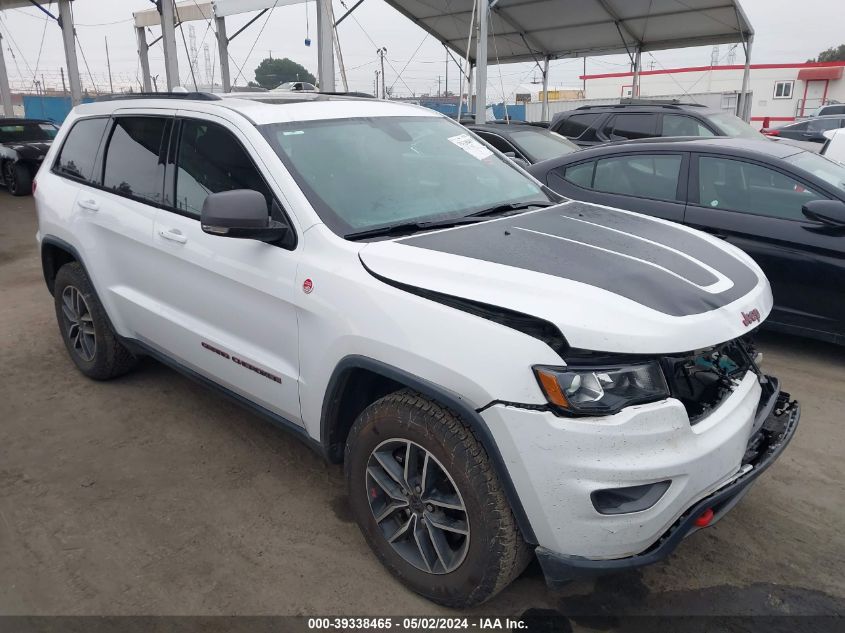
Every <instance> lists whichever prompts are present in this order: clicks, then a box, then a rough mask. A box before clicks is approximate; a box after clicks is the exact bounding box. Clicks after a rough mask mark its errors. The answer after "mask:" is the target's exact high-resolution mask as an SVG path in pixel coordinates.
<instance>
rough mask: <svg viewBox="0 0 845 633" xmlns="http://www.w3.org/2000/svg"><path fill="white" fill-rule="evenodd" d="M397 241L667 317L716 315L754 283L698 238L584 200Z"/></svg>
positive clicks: (746, 271) (740, 265) (750, 273)
mask: <svg viewBox="0 0 845 633" xmlns="http://www.w3.org/2000/svg"><path fill="white" fill-rule="evenodd" d="M398 243H400V244H405V245H407V246H415V247H417V248H425V249H430V250H434V251H440V252H443V253H451V254H453V255H461V256H463V257H471V258H473V259H480V260H484V261H488V262H492V263H497V264H503V265H506V266H513V267H515V268H523V269H526V270H532V271H535V272H539V273H545V274H548V275H554V276H556V277H562V278H565V279H570V280H572V281H578V282H582V283H585V284H589V285H591V286H595V287H597V288H602V289H603V290H607V291H609V292H613V293H615V294H618V295H620V296H623V297H626V298H628V299H631V300H632V301H636V302H637V303H639V304H641V305H644V306H646V307H649V308H652V309H654V310H657V311H659V312H663V313H664V314H669V315H672V316H687V315H691V314H700V313H703V312H708V311H711V310H715V309H718V308H720V307H722V306H724V305H726V304H728V303H731V302H732V301H735V300H737V299H739V298H740V297H743V296H744V295H746V294H748V293H749V292H750V291H751V290H753V289H754V287H755V286H756V285H757V283H758V277H757V275H756V273H755V272H754V270H752V269H751V268H750V267H749V266H748V265H747V264H745V263H744V262H742V261H741V260H739V259H737V258H736V257H735V256H733V255H731V254H730V253H727V252H725V250H724V249H722V248H719V247H718V246H717V245H715V244H712V243H711V242H709V241H708V240H707V239H704V238H703V237H699V236H698V235H695V234H694V233H690V232H688V231H686V230H684V229H682V228H680V227H678V226H674V225H672V224H666V223H663V222H657V221H655V220H653V219H651V218H648V217H646V216H641V215H636V214H632V213H627V212H624V211H617V210H614V209H607V208H604V207H597V206H593V205H589V204H584V203H581V202H570V203H568V204H564V205H560V206H556V207H550V208H548V209H543V210H541V211H537V212H534V213H527V214H523V215H516V216H512V217H507V218H502V219H500V220H494V221H491V222H483V223H480V224H471V225H468V226H464V227H459V228H455V229H450V230H446V231H439V232H436V233H427V234H423V235H417V236H413V237H409V238H405V239H402V240H398Z"/></svg>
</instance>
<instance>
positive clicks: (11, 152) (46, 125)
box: [0, 119, 59, 196]
mask: <svg viewBox="0 0 845 633" xmlns="http://www.w3.org/2000/svg"><path fill="white" fill-rule="evenodd" d="M58 131H59V128H57V127H56V125H55V124H54V123H51V122H50V121H41V120H39V119H0V174H2V177H3V184H5V185H6V187H7V188H8V189H9V193H11V194H12V195H13V196H27V195H29V194H30V193H32V178H33V177H34V176H35V172H37V171H38V168H39V167H40V166H41V161H42V160H44V154H46V153H47V150H48V149H50V143H52V141H53V138H54V137H55V136H56V132H58Z"/></svg>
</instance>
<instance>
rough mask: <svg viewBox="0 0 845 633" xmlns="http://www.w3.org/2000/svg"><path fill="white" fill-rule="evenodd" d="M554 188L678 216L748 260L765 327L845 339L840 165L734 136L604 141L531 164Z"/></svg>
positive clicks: (843, 175)
mask: <svg viewBox="0 0 845 633" xmlns="http://www.w3.org/2000/svg"><path fill="white" fill-rule="evenodd" d="M528 171H529V172H531V173H532V174H533V175H534V176H535V177H536V178H538V179H539V180H540V181H542V182H544V183H546V184H547V185H548V186H549V187H551V188H552V189H554V190H555V191H557V192H558V193H560V194H562V195H564V196H566V197H569V198H574V199H577V200H584V201H587V202H595V203H598V204H605V205H608V206H612V207H619V208H622V209H628V210H631V211H637V212H639V213H644V214H647V215H652V216H657V217H661V218H665V219H667V220H672V221H674V222H680V223H683V224H686V225H688V226H691V227H694V228H696V229H700V230H703V231H707V232H708V233H711V234H713V235H716V236H718V237H720V238H723V239H725V240H727V241H728V242H730V243H731V244H734V245H736V246H737V247H739V248H741V249H742V250H744V251H745V252H747V253H748V254H749V255H751V257H753V258H754V259H755V260H756V261H757V263H758V264H760V267H761V268H762V269H763V271H764V272H765V273H766V276H767V277H768V278H769V281H770V282H771V285H772V292H773V293H774V299H775V308H774V310H773V312H772V315H771V316H770V317H769V319H768V321H767V324H768V325H769V327H772V328H775V329H780V330H783V331H788V332H791V333H795V334H800V335H803V336H809V337H813V338H819V339H823V340H827V341H831V342H835V343H839V344H845V166H842V165H840V164H838V163H835V162H833V161H831V160H828V159H826V158H824V157H823V156H819V155H818V154H814V153H813V152H807V151H804V150H802V149H799V148H797V147H795V146H792V145H786V144H784V143H772V142H769V141H751V140H746V139H735V138H708V139H689V138H680V139H650V140H644V141H631V142H623V143H612V144H609V145H603V146H600V147H596V148H591V149H586V150H582V151H580V152H578V153H577V154H572V155H569V156H564V157H562V158H558V159H555V160H550V161H545V162H542V163H538V164H536V165H532V166H531V167H529V169H528Z"/></svg>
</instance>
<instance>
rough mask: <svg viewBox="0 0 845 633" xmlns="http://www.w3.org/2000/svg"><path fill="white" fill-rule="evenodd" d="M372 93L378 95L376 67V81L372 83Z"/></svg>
mask: <svg viewBox="0 0 845 633" xmlns="http://www.w3.org/2000/svg"><path fill="white" fill-rule="evenodd" d="M373 94H374V95H375V96H376V97H378V69H376V82H375V85H374V90H373Z"/></svg>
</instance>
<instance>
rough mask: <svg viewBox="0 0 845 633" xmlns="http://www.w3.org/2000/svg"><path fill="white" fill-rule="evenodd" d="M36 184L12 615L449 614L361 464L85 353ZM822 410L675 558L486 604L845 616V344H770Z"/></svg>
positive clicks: (160, 374) (178, 384) (14, 226)
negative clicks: (73, 337)
mask: <svg viewBox="0 0 845 633" xmlns="http://www.w3.org/2000/svg"><path fill="white" fill-rule="evenodd" d="M35 231H36V221H35V212H34V207H33V204H32V200H31V198H23V199H21V198H12V197H11V196H9V195H8V194H7V193H6V192H5V191H0V292H2V294H0V297H2V300H0V614H151V615H159V614H208V615H213V614H367V615H375V614H392V615H401V614H435V613H444V612H445V610H444V609H440V608H439V607H437V606H435V605H433V604H431V603H429V602H426V601H425V600H423V599H420V598H418V597H417V596H415V595H414V594H412V593H410V592H408V591H406V590H405V589H404V588H402V587H401V586H400V585H399V584H398V583H396V582H395V581H394V580H393V579H392V578H391V577H390V576H389V575H388V574H387V572H386V571H384V570H383V569H382V567H381V566H380V565H379V564H378V563H377V562H376V559H375V557H374V556H372V555H371V554H370V552H369V550H368V548H367V546H366V544H365V543H364V541H363V539H362V538H361V536H360V534H359V532H358V528H357V527H356V526H355V525H354V524H353V523H352V522H351V520H350V517H349V513H348V511H347V506H346V503H345V499H344V486H343V478H342V472H341V469H340V468H338V467H336V466H329V465H326V464H324V463H323V462H322V461H320V459H319V458H318V457H317V456H315V455H314V454H313V453H312V452H311V451H309V450H308V449H307V448H306V447H304V446H303V445H302V444H300V443H299V442H297V441H296V440H294V439H292V438H291V437H289V436H288V435H286V434H285V433H284V432H282V431H279V430H277V429H276V428H274V427H272V426H271V425H269V424H268V423H266V422H265V421H263V420H261V419H259V418H257V417H255V416H254V415H252V414H250V413H247V412H245V411H244V410H242V409H241V408H239V407H238V406H236V405H234V404H232V403H230V402H229V401H228V400H225V399H223V398H222V397H220V396H218V395H216V394H214V393H212V392H210V391H208V390H206V389H204V388H202V387H200V386H198V385H196V384H194V383H192V382H191V381H189V380H187V379H185V378H183V377H182V376H180V375H178V374H176V373H174V372H173V371H171V370H170V369H167V368H165V367H163V366H162V365H160V364H158V363H156V362H153V361H149V362H145V363H144V364H143V366H142V367H141V368H140V370H139V371H137V372H135V373H133V374H132V375H130V376H127V377H125V378H123V379H120V380H116V381H113V382H109V383H96V382H92V381H90V380H87V379H86V378H84V377H83V376H82V375H80V374H79V373H78V372H77V371H76V370H75V368H74V367H73V365H72V363H71V361H70V360H69V358H68V356H67V354H66V352H65V350H64V348H63V346H62V343H61V341H60V339H59V333H58V330H57V327H56V323H55V316H54V312H53V305H52V300H51V297H50V296H49V295H48V293H47V290H46V288H45V286H44V282H43V280H42V277H41V269H40V263H39V258H38V253H37V250H36V245H35ZM762 348H763V350H764V355H765V358H764V363H763V365H764V368H765V369H766V370H767V371H768V372H769V373H773V374H776V375H778V376H780V377H781V379H782V382H783V385H784V387H785V389H786V390H788V391H790V392H791V393H792V394H793V396H795V397H797V398H798V399H799V400H800V401H801V403H802V406H803V417H802V421H801V425H800V427H799V430H798V433H797V436H796V438H795V440H794V441H793V443H792V445H791V446H790V447H789V449H788V450H787V451H786V453H785V454H784V456H783V457H782V458H781V459H780V460H779V462H778V463H777V464H775V465H774V466H773V467H772V468H771V469H770V470H769V471H768V472H767V473H766V474H765V475H764V476H763V477H762V478H761V480H760V481H759V482H758V483H757V484H756V486H755V487H754V488H753V489H752V491H751V492H750V493H749V494H748V495H747V496H746V498H745V499H744V500H743V502H742V503H741V504H740V505H739V506H738V507H737V508H736V509H735V510H734V511H733V512H732V513H731V514H730V515H729V516H728V517H727V518H726V519H725V520H723V521H722V522H720V523H719V524H718V525H717V526H715V527H713V528H712V529H708V530H704V531H702V532H699V533H698V534H696V535H694V536H692V537H691V538H690V539H688V540H687V541H686V542H685V543H684V544H682V546H681V547H680V549H679V550H678V551H677V552H676V554H675V555H674V556H672V557H671V558H670V559H669V560H668V561H666V562H664V563H661V564H658V565H655V566H653V567H650V568H647V569H645V570H643V571H641V572H632V573H627V574H623V575H619V576H613V577H608V578H604V579H600V580H598V581H595V582H593V581H589V582H579V583H574V584H572V585H570V586H568V587H566V589H565V590H563V591H557V592H552V591H549V590H547V589H546V587H545V585H544V583H543V580H542V577H541V575H540V573H539V570H538V569H537V568H536V567H530V568H529V569H528V571H527V572H526V573H525V574H524V575H523V576H522V577H521V578H520V579H519V580H517V581H516V582H515V583H514V584H513V585H512V586H511V587H510V588H508V589H507V590H506V591H504V592H503V593H502V594H500V595H499V596H498V597H496V598H495V599H494V600H493V601H492V602H491V603H489V604H488V605H485V607H483V608H481V609H478V610H476V611H475V613H486V614H489V613H491V612H492V613H497V614H502V615H508V614H510V615H517V614H521V613H524V612H526V610H529V609H544V610H549V611H548V612H562V613H569V614H571V613H575V612H580V613H593V614H604V615H606V614H654V613H658V614H678V613H682V614H690V613H692V614H696V613H698V614H706V613H714V614H741V615H759V614H837V613H838V614H843V613H845V576H844V575H843V573H842V572H843V570H845V531H843V526H845V487H844V486H843V482H845V459H843V456H845V349H836V348H832V347H831V346H828V345H825V344H818V343H814V342H811V341H804V340H799V339H795V338H790V337H782V336H774V335H768V336H766V337H765V338H764V339H763V341H762Z"/></svg>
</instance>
